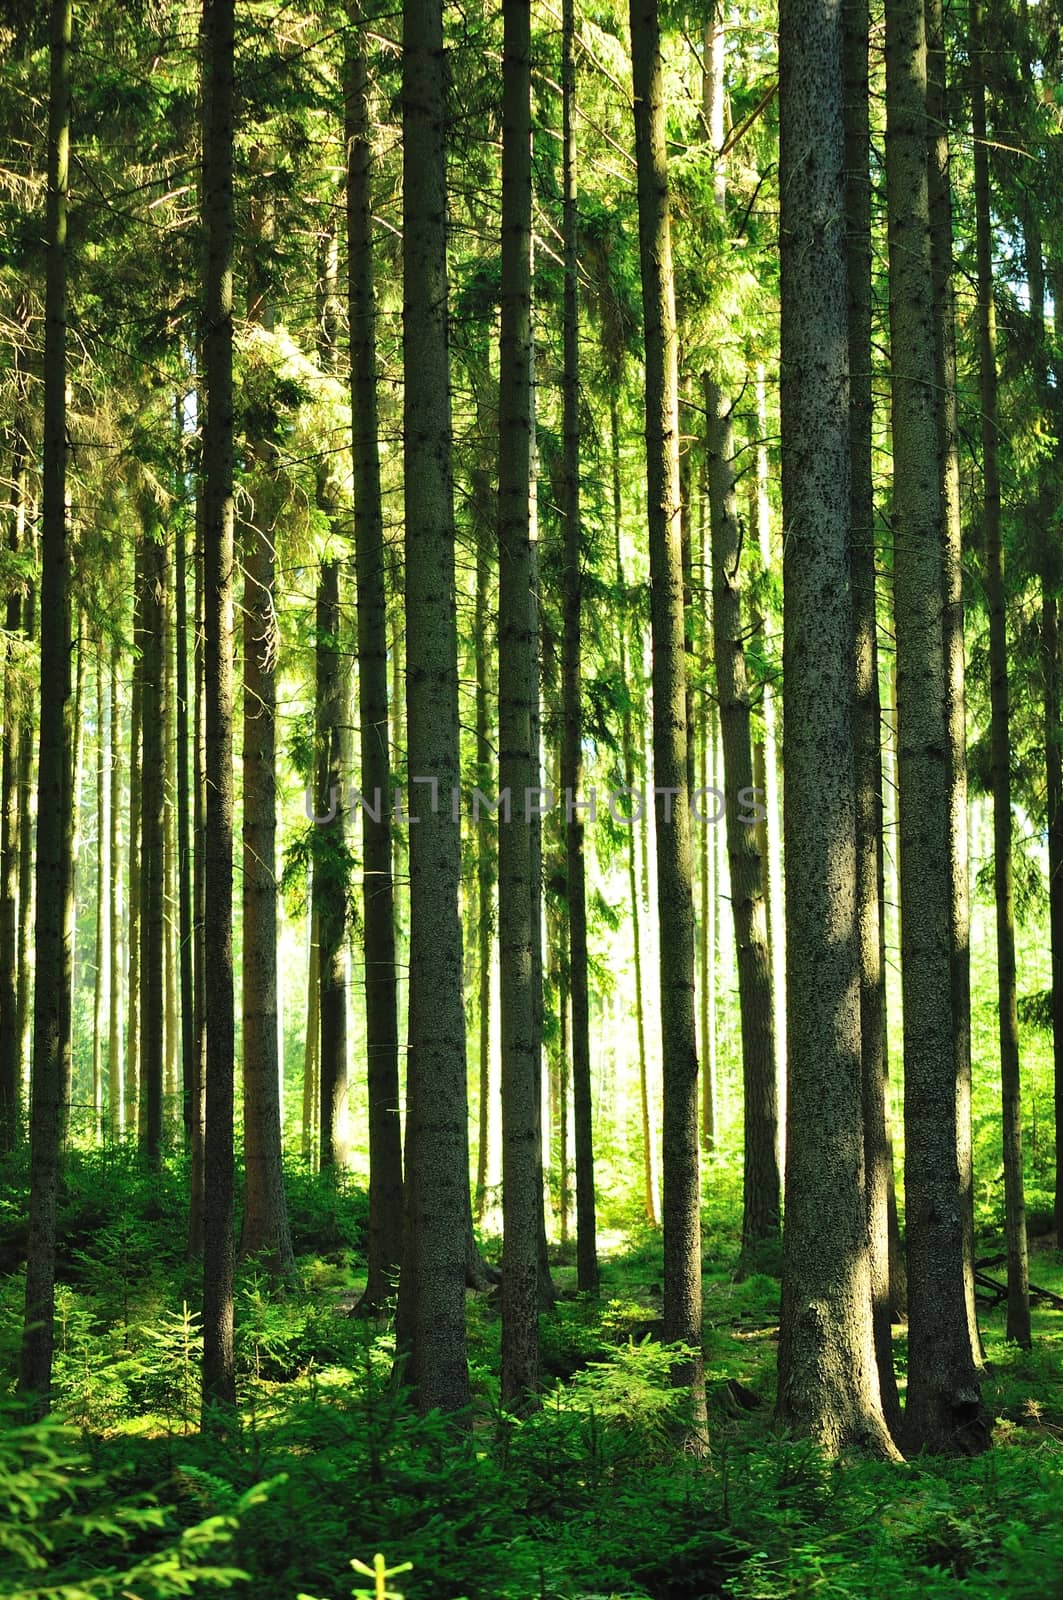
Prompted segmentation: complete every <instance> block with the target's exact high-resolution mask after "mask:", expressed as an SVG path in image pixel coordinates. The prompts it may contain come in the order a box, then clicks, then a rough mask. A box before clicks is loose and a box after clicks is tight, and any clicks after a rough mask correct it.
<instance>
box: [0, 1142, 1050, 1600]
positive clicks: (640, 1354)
mask: <svg viewBox="0 0 1063 1600" xmlns="http://www.w3.org/2000/svg"><path fill="white" fill-rule="evenodd" d="M289 1178H290V1195H291V1206H292V1223H293V1231H294V1235H295V1240H296V1248H297V1252H298V1256H299V1285H298V1288H297V1289H296V1290H294V1291H292V1292H290V1293H288V1294H287V1295H285V1296H283V1297H281V1296H278V1295H277V1294H275V1292H274V1291H273V1289H272V1287H271V1285H270V1283H269V1281H268V1279H267V1278H266V1277H265V1276H264V1275H263V1274H262V1273H261V1272H260V1271H256V1270H255V1268H254V1267H253V1266H250V1267H245V1268H244V1269H243V1270H242V1272H241V1274H240V1279H239V1287H238V1302H237V1359H238V1363H239V1385H240V1421H239V1426H238V1428H237V1429H236V1430H235V1431H234V1433H233V1434H232V1435H231V1436H230V1437H228V1438H204V1437H202V1436H201V1435H200V1434H199V1433H198V1431H197V1430H198V1341H199V1326H198V1319H197V1317H196V1314H195V1312H194V1310H192V1309H191V1308H192V1307H193V1306H194V1305H195V1303H196V1297H197V1291H198V1285H197V1282H196V1269H195V1267H194V1266H190V1265H189V1264H188V1263H186V1262H185V1260H184V1258H183V1250H182V1243H183V1237H182V1221H183V1215H184V1212H183V1192H184V1182H185V1174H184V1171H183V1168H182V1167H181V1166H180V1164H179V1163H175V1164H174V1165H173V1166H171V1167H168V1168H167V1170H166V1172H165V1173H164V1174H163V1175H162V1177H161V1178H158V1179H150V1178H148V1177H147V1176H145V1175H144V1174H143V1173H141V1172H140V1171H139V1170H138V1168H137V1164H136V1161H135V1158H133V1157H132V1155H130V1154H127V1153H115V1152H111V1153H109V1154H103V1153H101V1154H80V1155H78V1156H76V1157H75V1159H74V1160H73V1161H72V1163H71V1169H70V1174H69V1177H68V1185H67V1192H66V1197H65V1200H64V1204H63V1209H62V1219H61V1226H62V1251H61V1262H60V1289H59V1329H58V1333H59V1339H58V1354H57V1362H56V1379H57V1389H58V1402H59V1404H58V1409H59V1412H60V1416H61V1420H62V1422H63V1423H64V1424H65V1425H66V1427H65V1430H64V1431H57V1430H56V1429H55V1428H54V1427H52V1426H50V1425H49V1426H47V1427H31V1428H29V1429H24V1428H18V1427H16V1426H14V1418H13V1417H12V1419H11V1420H12V1426H10V1427H8V1428H7V1429H6V1430H5V1432H4V1433H3V1435H2V1437H0V1596H3V1597H5V1600H14V1597H16V1596H17V1597H18V1600H37V1597H41V1600H43V1597H44V1596H47V1597H48V1600H88V1597H91V1600H109V1597H111V1596H114V1597H115V1600H118V1597H119V1596H136V1597H137V1600H168V1597H169V1596H171V1595H178V1594H184V1593H193V1594H196V1595H198V1594H200V1593H208V1592H210V1589H211V1586H212V1584H217V1583H219V1582H222V1581H235V1582H236V1583H237V1585H238V1588H237V1592H240V1590H241V1589H242V1590H243V1592H245V1593H249V1594H252V1595H254V1596H255V1600H297V1597H303V1600H323V1597H327V1600H343V1597H345V1596H347V1595H350V1594H351V1593H352V1592H353V1593H355V1594H362V1593H373V1592H375V1590H374V1588H373V1587H372V1585H371V1587H370V1589H369V1590H364V1591H363V1590H362V1589H361V1588H360V1587H359V1584H360V1583H362V1582H367V1583H368V1582H370V1580H369V1579H368V1578H365V1579H359V1578H358V1577H357V1575H356V1574H354V1573H352V1572H351V1562H352V1560H360V1561H361V1562H362V1563H371V1562H372V1559H373V1557H374V1555H375V1553H376V1552H377V1551H379V1552H381V1553H382V1554H383V1556H384V1557H385V1559H386V1561H387V1564H388V1566H389V1567H390V1568H394V1567H396V1566H398V1565H400V1564H401V1563H403V1562H410V1563H412V1570H409V1571H407V1572H405V1573H403V1574H402V1576H401V1577H399V1576H396V1577H395V1578H393V1579H391V1580H389V1583H388V1586H387V1592H388V1594H389V1595H393V1594H395V1593H396V1592H401V1594H404V1595H405V1596H406V1597H407V1600H459V1597H462V1596H464V1597H467V1600H613V1597H616V1600H699V1597H702V1600H708V1597H715V1596H725V1597H730V1600H783V1597H797V1596H812V1595H815V1596H818V1597H823V1600H843V1597H844V1600H876V1597H879V1596H881V1597H883V1600H887V1597H888V1600H915V1597H916V1596H918V1597H919V1600H945V1597H949V1600H952V1597H969V1600H989V1597H990V1596H992V1597H993V1600H997V1597H1000V1596H1005V1597H1009V1600H1012V1597H1013V1600H1056V1597H1061V1600H1063V1311H1059V1310H1055V1309H1050V1308H1040V1307H1035V1309H1034V1317H1033V1320H1034V1344H1033V1348H1032V1350H1030V1351H1027V1352H1023V1351H1019V1350H1018V1349H1016V1348H1015V1347H1014V1346H1013V1345H1008V1344H1007V1343H1006V1342H1005V1340H1004V1326H1003V1311H1002V1309H1000V1308H996V1309H987V1310H986V1311H985V1312H984V1315H983V1318H982V1326H983V1333H984V1338H985V1345H986V1356H987V1376H986V1382H985V1388H984V1394H985V1398H986V1401H987V1404H988V1407H989V1410H990V1412H991V1414H992V1416H993V1417H994V1418H995V1419H996V1422H995V1429H994V1448H993V1449H992V1450H991V1451H989V1452H988V1453H987V1454H986V1455H984V1456H981V1457H978V1458H974V1459H969V1460H961V1461H943V1460H936V1459H930V1458H923V1459H920V1460H917V1461H910V1462H908V1463H906V1464H905V1465H903V1466H897V1465H891V1464H888V1463H881V1462H875V1461H868V1460H864V1459H859V1458H854V1459H850V1460H846V1461H844V1462H842V1463H833V1464H832V1463H829V1462H826V1461H824V1460H823V1459H822V1458H821V1457H820V1456H819V1455H818V1454H817V1452H816V1451H815V1450H814V1449H812V1448H810V1447H809V1446H808V1445H807V1444H804V1443H799V1442H794V1441H791V1440H788V1439H785V1438H782V1437H780V1436H779V1434H778V1432H777V1431H776V1429H775V1427H774V1425H773V1421H772V1410H773V1399H774V1383H775V1359H776V1348H777V1347H776V1335H777V1325H778V1324H777V1318H778V1309H779V1283H778V1278H777V1277H776V1276H775V1275H774V1272H773V1270H772V1268H774V1267H775V1266H777V1260H775V1261H773V1260H772V1259H771V1254H772V1253H771V1252H767V1253H766V1257H765V1260H764V1262H763V1263H762V1264H763V1266H764V1268H765V1270H764V1271H763V1272H761V1273H757V1274H754V1275H751V1276H749V1277H746V1278H745V1279H744V1280H739V1279H738V1278H737V1277H736V1274H735V1261H736V1257H737V1233H736V1228H737V1211H736V1210H735V1208H734V1205H733V1201H734V1198H735V1195H734V1184H733V1181H732V1180H726V1181H721V1183H720V1184H719V1185H718V1186H717V1188H716V1190H715V1192H714V1198H713V1200H712V1203H711V1204H709V1205H707V1207H706V1218H705V1235H706V1253H705V1264H706V1270H705V1279H704V1289H705V1355H706V1371H707V1377H708V1395H709V1422H710V1431H711V1439H712V1448H711V1454H710V1456H709V1457H708V1459H706V1460H698V1459H695V1458H692V1457H690V1456H688V1455H682V1454H677V1452H676V1447H675V1439H676V1436H677V1431H679V1430H680V1429H681V1422H682V1417H681V1410H682V1403H683V1402H682V1399H681V1398H679V1397H677V1395H676V1392H675V1391H674V1390H672V1389H671V1387H670V1384H669V1382H668V1369H669V1352H668V1350H667V1348H666V1347H662V1345H661V1344H660V1342H659V1332H660V1323H659V1317H660V1283H661V1244H660V1235H659V1233H658V1232H657V1230H655V1229H653V1228H650V1227H648V1226H646V1225H645V1224H634V1225H632V1226H631V1227H629V1228H628V1229H627V1230H626V1232H621V1231H617V1232H615V1233H614V1235H613V1239H612V1243H613V1246H614V1248H613V1249H612V1250H611V1252H610V1253H609V1254H608V1255H607V1256H605V1257H604V1258H603V1263H602V1292H601V1296H600V1298H599V1299H598V1300H597V1301H592V1300H589V1299H586V1298H583V1297H580V1296H578V1295H576V1294H575V1290H574V1270H573V1268H572V1266H571V1263H570V1259H569V1258H568V1255H567V1252H565V1251H561V1252H559V1253H558V1258H557V1260H556V1262H555V1265H554V1276H555V1281H556V1284H557V1287H558V1289H559V1291H560V1298H559V1300H558V1302H557V1305H556V1307H555V1308H554V1309H553V1310H552V1311H550V1312H548V1313H544V1315H543V1318H542V1359H543V1369H544V1375H545V1394H544V1403H543V1407H542V1410H541V1411H540V1412H539V1413H538V1414H536V1415H535V1416H532V1417H530V1418H528V1419H527V1420H525V1421H522V1422H514V1421H512V1420H511V1419H507V1418H505V1417H503V1416H502V1415H501V1413H500V1411H499V1407H498V1359H499V1332H500V1330H499V1312H498V1305H497V1296H496V1295H493V1294H490V1293H489V1294H487V1295H470V1296H469V1302H468V1309H469V1341H470V1344H469V1350H470V1371H471V1377H472V1385H473V1394H474V1409H475V1426H474V1428H473V1429H472V1430H471V1432H470V1433H468V1434H466V1435H464V1436H461V1437H457V1438H456V1437H455V1436H454V1433H453V1430H452V1429H450V1428H449V1427H448V1426H447V1425H445V1424H444V1423H442V1422H441V1421H440V1420H439V1419H434V1418H429V1419H427V1420H425V1419H420V1418H418V1417H417V1416H416V1415H415V1414H414V1413H413V1411H412V1410H411V1408H410V1407H409V1405H408V1403H407V1401H406V1399H405V1398H404V1396H403V1395H402V1394H401V1393H397V1392H396V1391H395V1390H394V1389H393V1387H392V1385H391V1384H390V1382H389V1374H390V1369H391V1357H392V1347H391V1344H390V1340H389V1336H388V1332H387V1329H386V1327H384V1326H375V1325H373V1324H371V1323H368V1322H366V1321H364V1320H362V1319H359V1318H355V1317H352V1316H351V1315H350V1314H349V1307H350V1305H351V1302H352V1299H353V1298H354V1297H355V1295H356V1292H357V1289H358V1286H359V1282H360V1272H361V1268H362V1257H361V1252H360V1246H361V1239H362V1233H363V1229H364V1222H365V1197H364V1194H363V1193H362V1192H361V1191H360V1190H358V1189H357V1188H355V1187H354V1186H353V1185H344V1186H341V1188H340V1189H339V1190H338V1191H337V1190H336V1189H334V1188H330V1187H329V1186H328V1185H326V1184H324V1183H323V1182H322V1181H320V1180H318V1179H316V1178H314V1177H311V1176H309V1175H308V1174H306V1173H305V1171H299V1170H293V1171H292V1172H291V1173H290V1174H289ZM21 1184H22V1175H20V1174H19V1173H18V1172H15V1171H6V1172H3V1173H0V1194H2V1195H3V1196H4V1197H5V1198H4V1200H3V1201H2V1202H0V1270H2V1271H4V1272H6V1273H8V1276H7V1277H6V1278H4V1279H2V1280H0V1361H2V1363H3V1369H4V1372H5V1375H6V1378H7V1386H8V1388H9V1389H10V1386H11V1378H12V1376H13V1373H14V1370H15V1360H16V1352H17V1345H18V1337H19V1319H20V1313H21V1293H22V1275H21V1272H20V1270H19V1255H20V1246H21V1238H20V1229H21V1224H20V1223H19V1221H18V1218H19V1216H20V1214H23V1213H20V1206H21V1204H22V1200H21V1196H20V1193H19V1190H20V1187H21ZM496 1243H497V1241H492V1240H490V1239H488V1240H485V1249H486V1253H487V1254H488V1256H492V1255H493V1251H494V1246H495V1245H496ZM1053 1243H1054V1241H1047V1242H1046V1241H1044V1240H1040V1241H1035V1243H1034V1248H1033V1251H1032V1257H1031V1276H1032V1277H1033V1279H1034V1281H1035V1282H1037V1283H1039V1284H1041V1285H1043V1286H1044V1287H1045V1288H1047V1289H1049V1290H1052V1291H1053V1292H1055V1293H1056V1294H1063V1256H1061V1254H1060V1252H1059V1251H1057V1250H1056V1249H1055V1248H1051V1247H1050V1245H1051V1244H1053ZM995 1248H996V1240H995V1239H994V1238H993V1237H992V1236H991V1235H987V1236H986V1237H984V1238H983V1239H980V1241H979V1253H980V1254H982V1255H988V1254H992V1253H993V1251H994V1249H995ZM896 1354H897V1364H898V1371H899V1374H900V1376H901V1380H902V1383H903V1375H904V1357H905V1341H904V1335H903V1329H898V1330H897V1337H896ZM263 1486H265V1487H263ZM219 1518H220V1519H222V1520H221V1521H217V1520H211V1519H219ZM204 1524H206V1526H204ZM27 1552H28V1554H27ZM34 1557H36V1559H37V1562H38V1566H37V1570H34V1568H33V1566H32V1559H33V1558H34ZM238 1572H239V1573H242V1574H245V1575H246V1576H247V1580H248V1581H247V1583H246V1584H245V1583H243V1582H242V1581H241V1580H239V1579H238V1578H236V1574H237V1573H238ZM396 1584H397V1585H398V1591H396V1589H395V1587H394V1586H395V1585H396ZM64 1585H66V1586H67V1587H64Z"/></svg>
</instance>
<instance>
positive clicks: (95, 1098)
mask: <svg viewBox="0 0 1063 1600" xmlns="http://www.w3.org/2000/svg"><path fill="white" fill-rule="evenodd" d="M95 647H96V648H95V655H96V950H95V955H94V959H93V969H94V981H93V986H92V1141H93V1143H94V1144H95V1143H98V1142H99V1139H100V1136H101V1134H102V1132H103V1023H104V1004H105V1001H104V995H105V994H107V993H109V991H110V985H109V983H108V968H109V966H110V962H111V929H110V922H109V919H108V912H109V910H110V905H109V902H108V897H107V885H108V883H109V882H110V881H111V879H112V876H113V869H112V867H111V856H110V850H111V836H110V831H109V829H108V826H107V823H108V809H109V805H108V802H109V800H110V792H109V789H108V783H107V778H108V766H109V763H110V760H111V759H112V745H113V737H114V730H113V727H112V728H111V729H110V732H109V733H108V724H107V711H106V701H105V699H104V692H103V685H104V676H103V654H104V646H103V640H102V638H99V637H97V639H96V641H95Z"/></svg>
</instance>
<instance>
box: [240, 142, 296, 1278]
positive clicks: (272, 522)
mask: <svg viewBox="0 0 1063 1600" xmlns="http://www.w3.org/2000/svg"><path fill="white" fill-rule="evenodd" d="M251 159H252V170H253V172H255V173H256V174H257V173H260V171H261V165H262V162H261V152H260V151H259V149H258V147H257V146H256V147H255V148H254V149H253V151H252V158H251ZM273 224H274V218H273V209H272V204H271V201H270V199H269V198H268V197H267V198H265V199H262V198H260V197H259V196H255V197H253V199H252V204H251V212H250V233H251V241H252V252H251V256H252V259H251V262H250V267H249V273H248V277H249V289H248V320H249V321H250V322H252V323H258V324H260V325H261V326H263V327H265V328H270V327H271V326H272V322H273V318H272V314H271V308H270V307H269V305H268V302H267V295H266V290H265V288H264V286H263V278H264V273H263V271H262V267H261V261H262V257H263V256H265V257H267V258H268V256H269V254H270V252H271V249H272V242H273V235H274V226H273ZM275 454H276V452H275V446H274V444H273V442H272V440H266V441H265V442H263V441H262V440H260V439H248V440H247V443H246V447H245V455H246V458H247V461H248V465H249V467H250V468H251V472H252V482H253V485H254V495H255V501H254V512H253V515H252V517H251V518H250V519H249V520H248V521H246V522H245V523H244V551H243V557H244V560H243V565H244V605H243V635H244V637H243V644H244V651H243V655H244V706H243V720H244V727H243V736H244V748H243V785H244V787H243V815H244V821H243V961H242V968H241V970H242V981H243V996H242V1000H243V1035H242V1040H241V1043H242V1049H243V1090H244V1171H245V1183H244V1220H243V1231H242V1233H241V1236H240V1254H241V1255H244V1256H252V1255H254V1256H263V1257H264V1258H265V1260H266V1262H267V1264H268V1267H269V1269H270V1271H271V1272H272V1273H273V1274H274V1275H275V1276H277V1277H281V1278H289V1277H290V1276H291V1275H292V1273H293V1272H294V1270H295V1258H294V1256H293V1255H292V1239H291V1231H290V1229H289V1226H288V1208H287V1203H286V1201H285V1197H284V1169H283V1164H282V1158H281V1137H282V1114H281V1085H280V1060H279V1054H278V1052H279V1045H278V1033H277V655H278V646H279V640H278V628H277V611H276V603H275V596H274V590H275V588H276V581H277V554H276V537H277V509H276V508H277V501H278V498H279V495H278V484H277V471H276V463H275Z"/></svg>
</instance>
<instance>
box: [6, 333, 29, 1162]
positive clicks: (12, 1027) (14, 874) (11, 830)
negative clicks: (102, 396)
mask: <svg viewBox="0 0 1063 1600" xmlns="http://www.w3.org/2000/svg"><path fill="white" fill-rule="evenodd" d="M18 320H19V323H20V334H21V332H22V329H23V328H24V323H25V310H24V305H23V307H20V310H19V313H18ZM25 385H26V378H25V371H24V358H23V351H22V346H21V344H19V345H17V346H16V349H15V357H14V389H15V402H14V419H13V422H12V428H11V499H10V507H9V516H10V528H9V530H8V537H7V545H8V549H9V550H10V551H11V553H12V554H13V555H20V554H23V553H24V547H25V543H26V465H27V463H26V456H27V446H26V439H25V431H24V430H25V423H26V417H25V414H24V407H25ZM4 626H5V629H6V632H7V638H6V639H5V641H4V660H3V698H4V705H3V712H4V737H3V754H2V758H0V768H2V771H0V1150H13V1149H14V1148H15V1144H16V1142H17V1140H18V1137H19V1129H20V1124H21V1121H22V1065H21V1061H20V1059H19V1032H18V926H19V917H18V897H19V882H18V879H19V870H18V869H19V833H20V824H19V811H20V805H22V804H26V803H28V797H26V798H22V797H20V794H19V759H18V758H19V743H20V739H21V734H22V725H23V723H24V722H26V721H27V720H28V719H27V718H26V717H25V716H22V717H19V716H17V715H16V709H15V708H16V703H17V696H16V688H15V667H14V665H13V663H12V660H11V652H12V647H13V645H14V642H15V640H16V639H17V638H18V637H19V635H21V633H22V595H21V593H20V592H19V590H18V588H16V587H14V586H12V589H11V592H10V594H9V595H8V599H7V605H6V609H5V617H4Z"/></svg>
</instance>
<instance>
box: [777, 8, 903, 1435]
mask: <svg viewBox="0 0 1063 1600" xmlns="http://www.w3.org/2000/svg"><path fill="white" fill-rule="evenodd" d="M779 29H780V35H779V36H780V46H781V59H780V69H781V70H780V84H779V120H780V135H781V144H780V192H781V196H782V214H781V228H780V244H781V265H782V356H781V376H782V438H783V449H782V462H783V481H782V487H783V520H784V525H785V527H786V529H787V537H786V545H785V551H784V556H783V594H784V606H785V610H784V618H783V639H784V668H783V670H784V676H785V680H786V696H785V700H784V732H783V742H784V747H785V751H786V762H785V768H784V788H785V804H784V817H785V826H786V926H787V934H788V938H787V952H786V966H787V985H786V993H787V1009H788V1015H787V1038H788V1041H789V1055H790V1063H789V1075H788V1076H789V1108H788V1117H789V1126H788V1132H789V1137H788V1139H787V1152H788V1156H787V1165H786V1229H785V1236H784V1243H783V1289H782V1295H783V1300H782V1318H781V1323H780V1343H779V1393H778V1415H779V1418H780V1420H781V1421H782V1422H784V1423H786V1424H788V1425H789V1426H791V1427H795V1428H798V1429H800V1430H801V1431H802V1432H806V1433H808V1434H810V1435H811V1437H812V1438H813V1439H815V1440H816V1441H817V1442H818V1443H819V1444H820V1445H821V1446H822V1447H823V1448H824V1449H826V1450H828V1451H830V1452H833V1453H836V1452H838V1451H840V1450H842V1449H844V1448H846V1447H848V1446H854V1445H856V1446H861V1447H863V1448H865V1449H870V1450H872V1451H874V1452H877V1453H879V1454H882V1455H892V1454H895V1450H894V1447H893V1444H892V1441H891V1439H890V1434H889V1431H888V1429H887V1427H886V1423H885V1419H884V1417H883V1414H882V1404H881V1399H880V1394H879V1382H878V1370H877V1366H876V1362H875V1347H874V1335H873V1328H872V1316H871V1271H870V1260H869V1251H868V1232H867V1203H866V1198H865V1190H864V1131H863V1101H862V1096H861V1072H860V950H859V942H858V929H857V900H856V896H857V859H856V802H855V794H854V768H853V754H852V698H853V697H852V684H853V679H852V650H853V608H852V589H851V584H850V577H849V558H850V526H849V519H850V503H849V481H850V461H849V450H850V439H849V428H850V419H849V375H848V321H847V308H846V298H847V272H846V237H845V236H846V216H845V183H844V170H845V168H844V162H845V148H844V130H843V101H844V86H843V78H842V13H841V7H840V6H839V5H838V4H837V0H783V5H782V9H781V11H780V17H779Z"/></svg>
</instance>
